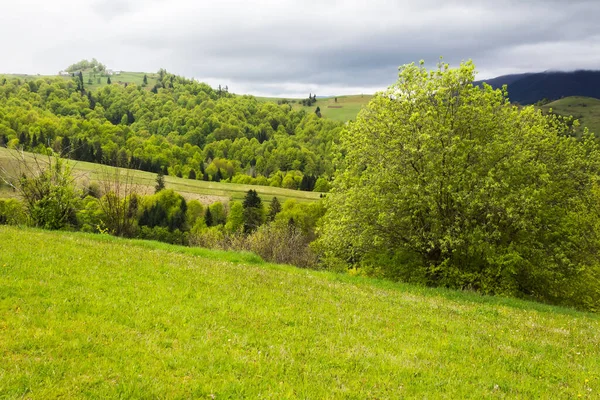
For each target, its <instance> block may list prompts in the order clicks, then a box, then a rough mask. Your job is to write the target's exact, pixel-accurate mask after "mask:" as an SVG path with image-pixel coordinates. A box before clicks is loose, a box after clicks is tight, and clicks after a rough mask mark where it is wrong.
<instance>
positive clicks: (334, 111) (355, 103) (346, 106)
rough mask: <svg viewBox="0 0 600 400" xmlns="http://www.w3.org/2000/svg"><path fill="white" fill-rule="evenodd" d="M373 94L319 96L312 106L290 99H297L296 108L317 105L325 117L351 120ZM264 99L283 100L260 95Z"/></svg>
mask: <svg viewBox="0 0 600 400" xmlns="http://www.w3.org/2000/svg"><path fill="white" fill-rule="evenodd" d="M372 97H373V95H370V94H364V95H363V94H359V95H352V96H337V102H336V101H335V99H336V97H326V98H317V102H316V103H315V104H313V105H312V106H310V107H305V106H302V105H301V104H300V103H299V102H300V101H301V99H288V100H295V103H291V105H292V107H293V108H294V109H295V110H301V109H304V110H306V111H307V112H314V111H315V110H316V109H317V107H319V108H320V109H321V115H322V116H323V117H324V118H330V119H334V120H337V121H342V122H346V121H350V120H353V119H355V118H356V115H357V114H358V112H359V111H360V110H361V109H362V108H363V107H364V106H365V105H366V104H367V103H368V102H369V101H370V100H371V98H372ZM258 99H259V100H262V101H271V102H277V101H280V100H282V99H281V98H276V97H259V98H258Z"/></svg>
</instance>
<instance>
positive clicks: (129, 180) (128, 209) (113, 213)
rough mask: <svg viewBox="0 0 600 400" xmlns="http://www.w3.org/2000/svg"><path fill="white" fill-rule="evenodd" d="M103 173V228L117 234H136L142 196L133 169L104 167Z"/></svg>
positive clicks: (100, 202)
mask: <svg viewBox="0 0 600 400" xmlns="http://www.w3.org/2000/svg"><path fill="white" fill-rule="evenodd" d="M102 175H103V178H102V181H101V184H102V187H103V191H102V192H103V194H104V195H103V196H102V197H101V198H100V199H99V200H98V204H99V206H100V209H101V210H102V213H101V218H102V229H106V230H107V232H108V233H110V234H111V235H115V236H125V237H133V236H135V234H136V230H137V213H138V207H139V201H140V196H139V195H138V192H139V190H138V187H137V184H136V183H135V182H134V180H133V175H132V173H131V170H128V169H126V170H122V169H120V168H114V169H109V168H104V170H103V172H102ZM92 212H93V211H92Z"/></svg>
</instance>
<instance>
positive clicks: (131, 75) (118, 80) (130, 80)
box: [0, 70, 158, 91]
mask: <svg viewBox="0 0 600 400" xmlns="http://www.w3.org/2000/svg"><path fill="white" fill-rule="evenodd" d="M82 73H83V81H84V87H85V89H87V90H91V91H94V90H97V89H99V88H102V87H104V86H106V85H108V83H107V78H108V77H107V76H104V75H100V74H95V75H92V72H91V71H86V70H84V71H82ZM144 75H146V76H147V79H148V84H147V85H146V89H147V90H150V89H152V87H153V86H154V85H155V84H156V83H157V82H158V74H156V73H147V72H128V71H121V72H119V74H118V75H112V76H111V77H110V79H111V83H112V84H119V85H124V84H136V85H138V86H141V85H142V83H143V82H144ZM3 77H5V78H7V79H8V78H19V79H22V80H24V81H26V82H28V81H32V80H33V81H34V80H36V79H39V78H45V77H52V78H56V77H61V78H63V79H73V78H72V77H71V76H60V75H26V74H2V73H0V79H1V78H3ZM90 80H91V82H92V83H91V84H90V83H89V81H90Z"/></svg>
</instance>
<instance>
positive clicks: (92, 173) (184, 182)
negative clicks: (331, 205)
mask: <svg viewBox="0 0 600 400" xmlns="http://www.w3.org/2000/svg"><path fill="white" fill-rule="evenodd" d="M30 157H31V156H30ZM71 162H72V163H73V164H74V174H75V175H76V176H77V177H78V179H79V180H80V181H81V182H94V181H100V180H102V179H104V178H105V176H106V175H107V172H108V175H112V174H114V170H115V169H114V168H113V167H108V166H104V165H99V164H94V163H88V162H84V161H71ZM11 163H14V157H13V155H11V153H10V150H8V149H6V148H2V147H0V166H4V167H6V168H8V169H10V167H9V165H10V164H11ZM130 173H131V174H132V176H133V181H134V183H136V184H137V185H138V188H139V191H140V192H142V193H147V194H149V193H153V192H154V186H155V184H156V174H153V173H151V172H145V171H137V170H130ZM165 184H166V187H167V188H168V189H173V190H175V191H177V192H179V193H181V194H182V195H183V196H184V197H186V198H187V199H197V200H200V201H202V202H204V203H212V202H214V201H228V200H229V199H233V200H243V198H244V197H245V196H246V192H247V191H248V190H250V189H254V190H256V191H257V192H258V194H259V195H260V196H261V198H262V200H263V201H265V202H267V203H270V202H271V200H272V199H273V197H277V198H278V199H279V200H281V201H285V200H287V199H295V200H298V201H315V200H318V199H319V198H320V193H318V192H304V191H299V190H291V189H283V188H278V187H271V186H253V185H241V184H236V183H221V182H205V181H198V180H191V179H184V178H177V177H174V176H166V177H165ZM12 195H13V194H12V192H11V191H10V190H8V188H6V187H4V188H3V187H2V186H0V197H10V196H12Z"/></svg>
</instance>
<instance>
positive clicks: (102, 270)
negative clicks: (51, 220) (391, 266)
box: [0, 226, 600, 399]
mask: <svg viewBox="0 0 600 400" xmlns="http://www.w3.org/2000/svg"><path fill="white" fill-rule="evenodd" d="M0 237H1V238H2V240H0V288H1V290H0V398H28V399H48V398H59V397H60V398H75V397H77V398H79V397H86V398H207V399H215V398H216V399H222V398H268V399H283V398H311V399H317V398H356V399H366V398H381V399H383V398H385V399H388V398H449V399H463V398H474V399H480V398H522V399H525V398H531V399H538V398H554V399H561V398H564V399H572V398H578V397H582V398H597V396H598V392H599V391H600V381H599V379H600V363H599V362H598V360H599V359H600V318H599V317H598V316H597V315H592V314H585V313H579V312H575V311H572V310H568V309H562V308H555V307H550V306H545V305H540V304H536V303H528V302H524V301H517V300H510V299H502V298H492V297H482V296H478V295H475V294H472V293H465V292H455V291H448V290H439V289H438V290H433V289H424V288H417V287H411V286H408V285H401V284H394V283H389V282H382V281H375V280H371V279H367V278H359V277H351V276H348V275H340V274H334V273H326V272H316V271H308V270H301V269H297V268H293V267H288V266H279V265H272V264H266V263H263V262H262V261H260V259H258V258H257V257H256V256H254V255H252V254H247V253H234V252H218V251H211V250H205V249H199V248H185V247H177V246H171V245H165V244H159V243H156V242H144V241H135V240H123V239H118V238H114V237H109V236H104V235H90V234H81V233H66V232H48V231H41V230H35V229H24V228H15V227H6V226H0Z"/></svg>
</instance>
